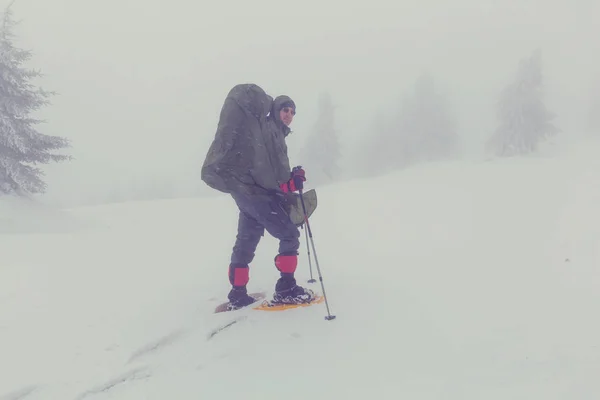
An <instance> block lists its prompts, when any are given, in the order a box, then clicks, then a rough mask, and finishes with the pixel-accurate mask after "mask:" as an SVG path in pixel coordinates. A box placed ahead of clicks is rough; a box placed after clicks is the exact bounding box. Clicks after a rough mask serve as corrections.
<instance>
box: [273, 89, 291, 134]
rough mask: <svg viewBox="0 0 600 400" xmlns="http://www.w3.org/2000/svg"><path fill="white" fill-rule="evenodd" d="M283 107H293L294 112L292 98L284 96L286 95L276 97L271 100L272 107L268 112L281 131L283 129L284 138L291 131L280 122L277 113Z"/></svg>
mask: <svg viewBox="0 0 600 400" xmlns="http://www.w3.org/2000/svg"><path fill="white" fill-rule="evenodd" d="M284 107H293V108H294V110H296V103H294V100H292V98H291V97H289V96H286V95H281V96H277V97H275V99H274V100H273V105H272V107H271V111H270V112H271V116H272V118H273V119H274V120H275V121H276V122H277V125H278V126H279V127H280V128H281V129H283V132H284V134H285V136H287V135H289V134H290V132H291V131H292V130H291V129H290V127H289V126H287V125H286V124H284V123H283V121H281V118H280V117H279V111H281V109H282V108H284Z"/></svg>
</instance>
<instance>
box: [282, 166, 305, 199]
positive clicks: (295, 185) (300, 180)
mask: <svg viewBox="0 0 600 400" xmlns="http://www.w3.org/2000/svg"><path fill="white" fill-rule="evenodd" d="M305 174H306V173H305V172H304V170H303V169H302V167H300V166H298V167H294V168H293V169H292V172H291V173H290V176H291V178H290V180H289V181H287V182H285V183H282V184H281V185H280V188H281V190H283V191H284V192H285V193H288V192H295V191H297V190H302V189H303V188H304V182H306V177H305Z"/></svg>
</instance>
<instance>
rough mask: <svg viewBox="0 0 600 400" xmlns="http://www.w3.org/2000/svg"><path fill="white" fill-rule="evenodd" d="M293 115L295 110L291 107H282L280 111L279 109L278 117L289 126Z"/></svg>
mask: <svg viewBox="0 0 600 400" xmlns="http://www.w3.org/2000/svg"><path fill="white" fill-rule="evenodd" d="M294 115H296V110H294V109H293V108H292V107H283V108H282V109H281V111H279V118H280V119H281V121H283V123H284V124H285V125H286V126H290V124H291V123H292V121H293V120H294Z"/></svg>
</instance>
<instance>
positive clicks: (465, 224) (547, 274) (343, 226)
mask: <svg viewBox="0 0 600 400" xmlns="http://www.w3.org/2000/svg"><path fill="white" fill-rule="evenodd" d="M599 153H600V143H594V142H586V143H583V144H580V145H578V146H572V147H569V148H565V150H563V151H561V152H556V154H554V155H552V156H547V157H543V156H537V157H536V156H532V157H528V158H525V157H523V158H511V159H506V160H488V161H455V162H443V163H441V162H440V163H429V164H423V165H421V166H417V167H412V168H410V169H406V170H404V171H399V172H396V173H394V174H390V175H387V176H383V177H380V178H376V179H370V180H355V181H350V182H344V183H340V184H337V185H330V186H326V187H322V188H317V192H318V194H319V207H318V209H317V211H316V212H315V214H314V215H313V217H312V219H311V226H312V229H313V234H314V240H315V246H316V249H317V255H318V257H319V263H320V266H321V271H322V273H323V282H324V284H325V288H326V290H327V295H328V299H329V305H330V308H331V312H332V313H333V314H334V315H336V316H337V318H336V319H335V320H333V321H326V320H325V318H324V317H325V315H326V309H325V305H324V304H319V305H315V306H312V307H307V308H302V309H296V310H290V311H286V312H260V311H254V310H242V311H237V312H234V313H224V314H213V313H212V311H213V309H214V307H215V306H216V305H217V304H219V303H220V302H222V301H224V300H225V296H226V294H227V291H228V289H229V287H228V281H227V262H228V257H229V253H230V250H231V246H232V244H233V240H234V236H235V229H236V223H237V213H236V209H235V206H234V203H233V201H231V200H230V199H228V198H227V196H216V197H211V198H192V199H177V200H161V201H151V202H130V203H122V204H112V205H103V206H95V207H87V208H77V209H71V210H42V209H36V210H37V211H36V212H37V213H38V214H34V213H33V212H32V211H30V210H31V207H33V206H32V205H31V204H29V205H27V206H23V207H25V209H22V208H19V207H21V206H15V203H14V201H12V200H11V201H12V203H6V200H2V206H0V211H1V212H2V213H1V214H0V215H2V220H3V221H5V222H6V221H10V225H8V224H5V223H4V222H3V229H2V232H1V236H0V238H1V241H0V243H1V244H0V246H1V247H0V254H2V264H1V267H0V377H1V379H0V399H1V400H17V399H19V400H21V399H24V400H37V399H72V400H96V399H127V400H136V399H145V400H147V399H161V400H164V399H199V398H200V399H201V398H213V399H235V398H251V399H280V398H281V399H306V398H314V399H364V398H394V399H395V398H401V399H411V400H417V399H419V400H421V399H423V400H431V399H436V400H437V399H451V400H454V399H456V400H458V399H460V400H468V399H477V400H481V399H485V400H495V399H498V400H500V399H502V400H508V399H510V400H517V399H527V400H531V399H544V400H551V399H578V400H584V399H585V400H587V399H590V400H591V399H597V398H599V397H600V383H598V380H597V379H596V378H597V376H598V371H600V342H599V340H598V338H599V337H600V322H598V318H597V316H598V312H599V311H600V310H599V304H600V303H599V300H600V291H599V290H598V288H599V285H600V268H599V267H600V212H599V211H598V210H599V205H600V183H599V182H600V160H599V157H598V156H597V155H598V154H599ZM309 179H310V177H309ZM33 215H38V217H34V216H33ZM39 215H48V216H49V217H48V218H42V217H40V216H39ZM36 218H37V219H36ZM34 220H37V221H38V222H39V225H37V226H36V225H35V224H34V223H32V221H34ZM301 234H302V236H301V238H302V248H301V259H300V265H299V272H298V278H299V280H300V282H304V283H305V282H306V280H307V279H308V278H309V270H308V262H307V255H306V243H305V241H304V232H301ZM276 248H277V242H276V240H275V239H273V238H272V237H270V236H265V237H264V239H263V240H262V242H261V244H260V246H259V249H258V252H257V255H256V259H255V262H254V263H253V265H252V269H251V284H250V287H249V288H250V290H251V291H258V290H268V291H271V290H272V288H273V286H274V283H275V279H276V278H277V274H276V271H275V268H274V266H273V261H272V260H273V257H274V254H275V251H276ZM313 267H314V263H313ZM315 274H316V271H315ZM305 284H306V283H305ZM307 285H310V284H307ZM313 285H314V286H313V287H314V288H315V289H317V290H319V289H320V285H319V284H318V283H317V284H313ZM227 325H228V326H227ZM224 326H227V327H225V328H224V329H222V330H219V328H220V327H224Z"/></svg>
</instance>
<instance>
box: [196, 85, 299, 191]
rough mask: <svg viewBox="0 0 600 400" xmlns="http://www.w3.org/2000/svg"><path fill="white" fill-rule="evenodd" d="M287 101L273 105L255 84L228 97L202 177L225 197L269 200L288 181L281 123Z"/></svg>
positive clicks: (280, 99) (285, 130)
mask: <svg viewBox="0 0 600 400" xmlns="http://www.w3.org/2000/svg"><path fill="white" fill-rule="evenodd" d="M289 101H291V99H290V98H289V97H287V96H279V97H277V98H276V99H275V100H273V99H272V97H271V96H269V95H268V94H266V93H265V92H264V90H263V89H261V88H260V87H259V86H257V85H255V84H241V85H237V86H235V87H234V88H233V89H231V91H230V92H229V94H228V95H227V97H226V99H225V102H224V104H223V107H222V109H221V114H220V118H219V124H218V126H217V132H216V134H215V138H214V140H213V142H212V144H211V146H210V148H209V150H208V154H207V155H206V159H205V161H204V164H203V166H202V173H201V178H202V180H203V181H204V182H205V183H206V184H207V185H209V186H210V187H212V188H214V189H217V190H219V191H221V192H225V193H242V194H246V195H269V194H273V193H276V192H277V191H280V188H279V185H281V184H282V183H284V182H287V180H288V179H289V178H290V162H289V159H288V155H287V145H286V143H285V138H286V136H287V135H288V134H289V133H290V129H289V128H288V127H287V126H285V124H283V122H282V121H281V120H280V118H279V110H280V109H281V105H282V104H284V103H286V102H289Z"/></svg>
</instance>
